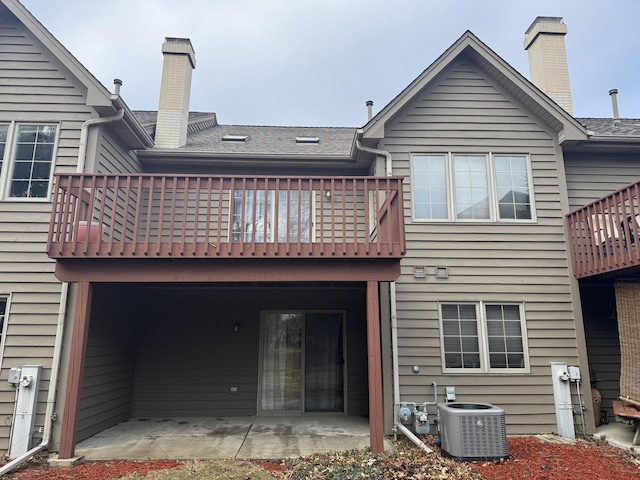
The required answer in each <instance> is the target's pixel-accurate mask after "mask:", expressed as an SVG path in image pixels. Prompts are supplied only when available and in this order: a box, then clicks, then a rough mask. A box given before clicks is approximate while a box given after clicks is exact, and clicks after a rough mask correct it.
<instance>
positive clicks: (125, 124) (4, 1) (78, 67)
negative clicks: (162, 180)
mask: <svg viewBox="0 0 640 480" xmlns="http://www.w3.org/2000/svg"><path fill="white" fill-rule="evenodd" d="M2 7H4V8H2ZM4 9H6V10H8V11H9V12H10V14H11V15H13V16H14V17H15V18H16V19H17V21H18V22H20V23H21V24H22V26H23V27H24V29H25V30H26V31H28V32H29V33H30V35H31V36H32V38H33V39H34V40H35V41H36V42H38V43H39V44H40V45H41V48H43V49H45V50H46V51H48V52H49V53H50V54H51V56H52V57H53V58H55V59H56V60H57V62H58V65H57V68H58V69H62V71H63V72H64V73H63V74H64V75H68V76H70V77H72V78H73V79H74V82H78V83H76V85H77V86H83V87H84V88H86V92H83V93H84V94H85V96H86V100H85V104H86V105H87V106H88V107H91V108H93V109H94V110H95V111H96V112H97V113H98V114H99V115H100V116H111V115H114V114H116V113H117V112H118V111H120V110H123V111H124V115H123V117H122V119H121V120H120V121H118V122H115V123H113V124H112V125H110V128H112V129H113V130H114V131H115V133H116V134H117V135H118V137H119V138H120V139H121V140H122V141H123V142H124V143H125V144H126V145H127V146H129V147H130V148H147V147H150V146H152V145H153V140H152V139H151V137H150V136H149V135H148V134H147V133H146V132H145V130H144V128H143V127H142V125H141V124H140V122H138V120H137V119H136V118H135V117H134V115H133V113H132V112H131V110H130V109H129V107H128V106H127V105H126V104H125V103H124V101H123V100H122V98H121V97H120V96H119V95H112V94H111V92H110V91H109V90H107V89H106V88H105V87H104V86H103V85H102V83H100V82H99V81H98V79H96V78H95V77H94V76H93V75H92V74H91V72H89V70H87V69H86V68H85V66H84V65H82V63H80V62H79V61H78V60H77V59H76V58H75V57H74V56H73V55H72V54H71V53H70V52H69V51H68V50H67V49H66V48H65V47H64V46H63V45H62V44H61V43H60V42H59V41H58V40H57V39H56V38H55V37H54V36H53V35H52V34H51V32H49V31H48V30H47V29H46V28H45V27H44V26H43V25H42V24H41V23H40V22H39V21H38V20H37V19H36V18H35V17H34V16H33V15H32V14H31V13H30V12H29V11H28V10H27V9H26V8H25V7H24V6H23V5H22V4H21V3H20V2H19V1H17V0H0V13H5V12H6V10H4Z"/></svg>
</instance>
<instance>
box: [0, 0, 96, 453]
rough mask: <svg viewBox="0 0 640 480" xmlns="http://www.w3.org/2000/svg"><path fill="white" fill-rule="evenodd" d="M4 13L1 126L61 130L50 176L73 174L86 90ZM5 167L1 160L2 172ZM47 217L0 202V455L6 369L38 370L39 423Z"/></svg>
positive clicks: (50, 331)
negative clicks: (3, 309)
mask: <svg viewBox="0 0 640 480" xmlns="http://www.w3.org/2000/svg"><path fill="white" fill-rule="evenodd" d="M2 8H3V7H0V15H1V16H2V17H3V21H2V24H1V25H0V77H1V78H0V122H12V121H17V122H34V123H55V124H58V125H59V139H58V143H57V151H56V156H55V159H54V162H55V170H56V171H64V172H70V171H75V168H76V167H75V165H76V162H77V155H78V142H79V138H80V127H81V125H82V123H83V122H84V121H85V120H86V119H88V118H89V117H90V113H91V111H90V109H89V108H88V107H87V106H86V105H85V98H84V94H83V91H82V90H81V89H79V88H78V86H77V85H75V84H74V83H72V82H71V81H69V80H68V79H67V78H65V75H64V74H63V73H62V71H61V69H60V66H59V65H58V64H57V63H55V62H54V61H53V60H52V59H51V58H50V57H49V56H48V54H47V53H46V52H44V51H42V50H41V48H40V47H39V43H37V42H36V41H35V40H34V39H33V37H32V36H31V34H29V33H27V32H26V31H25V30H24V29H23V28H22V27H21V26H20V25H19V24H18V23H17V22H16V21H15V20H14V19H13V17H11V15H10V14H8V13H7V12H6V11H4V10H2ZM5 158H9V153H8V152H7V154H6V157H5ZM9 167H10V165H8V164H7V162H5V164H4V165H3V168H4V169H5V173H7V171H6V169H8V168H9ZM50 215H51V202H49V201H38V200H34V201H10V200H4V199H0V294H11V302H10V311H8V312H7V324H6V325H5V330H4V332H3V335H4V337H5V342H4V349H3V351H2V352H1V354H2V364H1V367H2V368H1V371H0V379H2V381H0V416H1V417H2V418H4V419H5V421H4V422H3V423H2V425H1V426H0V450H2V449H6V448H8V437H9V431H10V419H11V418H12V415H13V406H14V395H15V391H14V389H13V387H12V386H11V385H9V384H8V383H7V381H6V379H7V375H8V370H9V368H11V367H19V366H21V365H25V364H26V365H29V364H30V365H33V364H37V365H42V366H43V374H42V375H43V378H42V382H41V384H40V388H41V392H40V396H39V401H40V403H39V405H38V410H37V411H38V414H39V415H38V416H37V417H36V425H43V422H44V418H43V414H44V410H45V401H46V395H47V390H48V388H49V378H50V375H51V372H50V367H51V357H52V354H53V344H54V337H55V331H56V322H57V317H58V310H59V305H60V291H61V284H60V282H59V281H57V280H56V278H55V277H54V275H53V271H54V267H55V262H53V261H52V260H50V259H49V258H48V257H47V255H46V253H45V245H46V240H47V233H48V229H49V219H50ZM58 413H61V411H60V410H59V411H58Z"/></svg>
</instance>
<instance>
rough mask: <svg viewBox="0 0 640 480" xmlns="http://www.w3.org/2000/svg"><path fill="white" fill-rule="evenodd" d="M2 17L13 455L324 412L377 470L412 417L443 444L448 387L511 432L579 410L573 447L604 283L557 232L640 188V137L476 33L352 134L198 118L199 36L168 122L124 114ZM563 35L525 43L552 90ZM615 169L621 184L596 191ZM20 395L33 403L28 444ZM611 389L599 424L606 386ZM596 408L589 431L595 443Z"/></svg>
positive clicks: (183, 44)
mask: <svg viewBox="0 0 640 480" xmlns="http://www.w3.org/2000/svg"><path fill="white" fill-rule="evenodd" d="M0 19H1V20H0V68H1V69H2V70H1V71H0V75H1V76H2V77H3V79H5V80H6V82H5V81H3V82H2V83H1V84H0V159H2V170H1V175H2V176H1V177H0V208H1V209H2V212H3V213H2V216H1V217H0V258H2V259H3V261H2V265H4V267H5V268H4V269H3V270H2V271H0V315H1V318H2V320H3V331H2V344H1V346H0V349H1V355H2V356H1V358H0V360H1V362H2V363H1V365H0V367H1V370H0V380H2V382H0V408H1V409H2V412H3V413H4V415H5V416H6V417H7V418H11V419H13V422H8V423H12V425H9V424H7V426H5V427H3V428H2V429H0V442H1V443H0V448H3V449H6V450H9V451H10V453H11V454H12V456H14V457H15V456H19V455H21V454H22V453H24V452H26V451H27V450H28V449H30V448H32V447H34V446H36V445H38V444H39V442H40V440H42V446H43V447H44V446H48V447H49V448H51V449H53V450H58V451H59V455H60V458H70V457H73V456H74V454H75V452H76V445H77V443H78V442H81V441H83V440H85V439H87V438H90V437H92V436H93V435H95V434H97V433H99V432H102V431H104V430H106V429H108V428H111V427H114V426H116V425H118V424H120V423H121V422H126V421H130V420H131V419H153V418H156V419H157V418H162V419H168V418H181V417H206V418H211V417H216V418H217V417H245V418H252V419H253V418H263V417H269V416H276V415H278V416H280V418H283V419H286V418H291V417H293V416H295V417H305V416H310V415H317V414H323V415H324V418H327V419H328V418H336V417H338V418H344V417H345V416H346V417H364V418H367V419H368V422H369V431H370V436H369V441H370V445H371V447H372V448H373V449H374V451H381V450H382V449H383V448H384V435H385V434H391V433H392V432H395V431H396V430H397V428H399V427H398V423H400V419H399V418H398V409H399V407H400V405H401V404H411V405H413V404H416V405H423V404H424V405H426V407H425V408H426V412H425V413H428V414H429V420H428V421H427V422H426V426H424V427H425V428H426V430H427V431H431V432H432V433H435V427H434V426H433V424H434V422H433V415H434V414H435V413H436V407H435V405H433V404H434V403H435V402H436V399H437V401H444V399H445V392H446V393H447V394H448V399H453V398H455V399H457V400H459V401H462V402H487V403H492V404H495V405H499V406H500V407H502V408H504V410H505V412H506V431H507V432H508V433H510V434H530V433H540V432H553V431H557V430H558V426H559V425H560V424H561V423H562V422H564V421H566V418H567V415H568V418H569V420H568V422H569V423H570V427H571V431H572V432H573V431H574V430H573V428H574V425H573V424H574V418H573V415H572V413H571V412H570V411H567V410H568V409H566V408H564V410H563V408H561V407H562V406H561V405H559V404H558V402H557V401H556V400H555V396H556V395H557V391H555V390H554V388H556V389H557V388H558V386H557V385H556V383H557V382H556V379H554V378H553V376H552V368H551V364H557V365H564V366H576V367H579V370H580V371H582V384H580V383H578V382H573V383H571V384H566V385H565V386H564V387H561V388H563V389H564V390H565V391H568V392H569V394H573V395H575V394H576V393H577V391H578V390H576V389H577V388H581V393H582V394H584V393H585V392H588V390H589V388H590V384H589V378H588V374H587V372H588V371H589V364H590V363H591V364H594V365H596V366H597V367H598V368H600V366H602V372H603V373H604V371H605V369H607V371H608V372H609V373H610V374H611V377H613V376H615V374H614V371H615V369H616V368H618V367H617V365H618V363H616V361H615V359H611V358H607V359H604V358H603V357H602V355H601V354H599V353H597V352H599V351H601V350H598V349H599V348H600V347H601V346H602V339H601V338H596V336H595V335H590V330H589V328H590V327H589V326H590V325H595V326H596V327H594V331H595V330H597V325H598V324H599V322H604V321H608V320H607V319H603V318H591V311H590V310H588V309H589V301H590V299H588V298H587V297H589V292H590V290H589V289H590V288H600V285H599V284H598V286H597V287H595V286H592V285H590V284H588V283H583V280H580V281H578V280H577V279H576V276H580V274H576V272H577V270H576V269H577V268H578V264H576V263H575V262H576V260H575V258H576V256H575V255H576V254H575V253H573V257H572V256H571V255H572V254H571V247H572V246H573V245H574V243H575V242H574V243H571V241H569V239H570V238H572V237H571V235H573V234H571V235H569V234H567V226H566V225H567V223H566V218H565V217H566V215H567V214H569V213H570V211H571V210H575V209H579V208H581V207H583V206H584V205H585V204H586V203H588V202H591V201H592V200H595V199H597V198H598V197H600V196H602V195H604V194H606V193H607V192H609V191H610V190H615V189H617V188H619V187H620V186H622V184H625V183H629V182H630V181H632V180H633V178H631V176H632V175H633V171H634V168H635V166H634V161H635V159H634V157H633V155H630V154H629V152H631V151H632V149H633V148H636V147H635V146H632V145H631V144H633V142H635V141H636V140H637V134H636V135H635V137H634V136H633V135H634V134H633V133H632V134H631V135H630V136H629V138H628V139H620V138H618V137H617V136H615V139H612V138H610V136H607V135H606V134H605V135H599V134H596V135H594V134H593V131H592V129H593V128H594V127H597V126H600V128H601V129H602V130H603V131H604V130H605V128H604V126H603V124H601V123H598V122H599V121H591V122H586V123H587V126H585V119H582V120H579V119H575V118H574V117H573V116H572V112H571V97H570V91H569V90H568V76H567V79H566V82H565V81H564V80H562V81H558V82H552V86H545V85H542V84H539V83H538V81H537V80H536V78H534V77H535V75H534V73H533V72H532V78H533V81H534V83H531V82H529V81H528V80H526V79H525V78H524V77H523V76H522V75H520V74H519V73H518V72H516V71H515V70H514V69H513V68H512V67H511V66H510V65H508V64H507V63H506V62H505V61H504V60H503V59H501V58H500V57H499V56H498V55H497V54H496V53H495V52H494V51H492V50H491V49H490V48H489V47H487V46H486V45H485V44H484V43H482V41H480V40H479V39H478V38H477V37H476V36H475V35H473V34H472V33H471V32H466V33H464V34H463V35H462V36H461V37H460V38H459V39H458V40H457V41H456V42H455V43H454V44H453V45H452V46H451V47H450V48H449V49H447V50H446V51H445V52H444V53H443V54H442V55H441V56H440V57H439V58H438V59H436V60H435V61H434V62H433V63H432V64H431V65H430V66H429V67H427V69H426V70H424V72H422V73H421V74H420V75H419V76H418V78H416V79H415V80H414V81H413V82H411V83H410V84H409V85H408V86H407V87H406V88H405V89H404V90H403V91H402V92H400V93H399V94H398V96H397V97H396V98H395V99H394V100H393V101H392V102H390V103H389V104H388V105H386V106H385V107H383V108H382V110H380V111H379V112H378V113H377V114H376V115H373V114H371V116H370V118H369V120H368V122H367V123H366V124H365V125H364V126H362V128H334V127H317V128H314V127H273V126H271V127H262V126H246V125H225V124H223V123H220V122H219V121H218V120H219V119H218V118H217V116H216V114H215V113H213V112H191V111H190V109H189V96H190V89H191V85H190V81H191V77H192V75H195V74H196V71H195V68H196V52H195V48H194V45H192V43H191V41H190V40H188V39H185V38H173V37H170V38H166V40H165V42H164V43H163V45H162V55H163V73H162V77H161V79H159V82H160V83H161V94H160V101H159V106H158V110H157V111H135V112H132V111H131V110H130V109H129V107H128V106H127V104H125V103H124V101H123V99H122V97H121V96H120V94H119V84H117V85H116V88H115V91H114V93H111V92H109V91H107V90H106V89H105V88H104V87H103V86H102V85H100V84H99V82H97V81H96V79H95V78H94V77H93V76H92V75H91V74H90V73H89V72H88V71H86V69H85V68H84V67H83V66H82V65H81V64H79V62H77V60H75V59H74V58H73V57H72V56H71V54H70V53H69V52H68V51H66V50H65V49H64V48H63V47H62V46H61V45H60V44H59V43H58V41H57V40H56V39H55V38H53V37H52V36H51V34H50V33H49V32H47V31H46V29H45V28H44V27H43V26H42V25H40V24H39V23H38V22H37V20H36V19H35V18H33V16H32V15H31V14H30V13H29V12H28V11H26V10H25V9H24V7H23V6H22V5H21V4H20V3H19V2H17V1H15V0H2V2H1V4H0ZM560 20H561V19H557V18H547V17H541V18H539V19H537V20H536V21H535V22H534V23H533V24H532V26H531V27H530V29H529V31H528V32H527V37H526V41H525V46H526V48H527V49H528V50H529V52H530V54H531V55H532V58H533V60H532V65H537V67H536V68H538V69H544V68H545V67H544V62H542V61H538V60H536V58H537V57H536V55H538V56H540V57H544V52H546V51H547V49H548V48H549V47H548V46H547V43H549V42H551V44H552V45H554V47H553V48H554V49H555V50H558V48H559V47H558V43H557V42H558V40H561V42H560V45H561V46H562V48H563V47H564V43H563V41H562V37H563V35H564V33H566V27H565V26H564V24H562V23H561V21H560ZM556 47H558V48H556ZM198 61H200V62H202V61H208V59H202V58H200V59H198ZM565 67H566V62H565ZM565 70H566V69H565ZM543 77H544V78H549V75H543ZM534 84H535V85H534ZM558 85H559V87H558ZM616 126H617V128H622V122H620V123H618V124H616ZM605 137H606V138H605ZM634 145H635V144H634ZM612 155H613V156H614V157H615V158H612ZM607 162H609V163H614V164H616V165H617V167H616V168H617V172H618V173H617V174H616V175H615V179H614V178H611V181H607V182H606V183H602V184H601V185H599V186H598V188H595V187H593V186H592V185H591V184H590V182H586V181H585V178H584V177H583V175H582V171H583V169H584V168H585V166H586V165H590V169H589V175H591V176H592V177H593V178H595V177H599V178H603V177H602V176H601V175H600V174H601V173H602V164H604V163H607ZM587 183H589V185H588V188H587V187H585V185H586V184H587ZM625 198H627V197H625ZM634 198H635V197H634ZM632 203H633V202H632ZM589 208H592V207H589ZM607 208H608V209H611V208H612V204H610V203H608V204H607ZM634 209H635V210H634ZM637 211H638V210H637V205H636V204H634V207H633V208H632V209H631V210H628V211H627V210H625V211H624V213H625V214H627V213H633V212H637ZM588 213H589V214H595V215H596V218H599V219H600V220H599V221H600V222H603V220H602V219H605V218H608V217H607V216H608V215H611V213H610V210H607V209H606V208H605V209H603V208H599V209H595V210H593V208H592V210H589V212H588ZM572 215H573V214H572ZM585 215H586V214H585ZM585 215H582V214H581V216H580V217H579V218H580V219H582V221H583V223H582V224H581V226H580V227H579V229H581V230H580V231H584V229H586V228H587V227H585V225H586V224H585V223H584V221H585V218H589V217H585ZM598 215H600V217H598ZM570 218H573V217H570ZM625 218H626V217H625ZM571 225H573V224H571ZM607 225H609V230H607V229H606V228H605V229H604V230H601V232H602V234H603V235H605V236H607V235H608V232H612V231H614V229H619V227H618V225H620V222H619V219H616V220H615V221H613V222H611V223H609V224H603V225H601V226H604V227H606V226H607ZM571 228H573V227H570V229H571ZM620 229H621V230H622V232H624V234H625V235H627V237H625V238H627V244H626V245H627V246H629V245H631V244H632V243H633V242H632V240H631V235H635V233H637V232H635V229H629V228H628V227H625V226H622V227H620ZM622 232H621V233H620V234H619V235H618V236H619V237H620V236H621V235H622ZM621 251H627V252H628V251H630V250H629V249H627V250H625V248H621ZM600 254H601V256H600V257H599V258H600V259H602V252H600ZM572 258H573V259H574V262H573V263H571V259H572ZM608 258H611V257H608ZM582 260H584V258H583V257H582ZM597 273H598V274H599V273H601V272H600V271H598V272H597ZM574 274H576V275H574ZM581 293H582V294H583V305H584V306H586V307H587V308H585V318H586V320H587V322H588V324H587V336H586V340H585V327H584V326H583V322H582V308H581V301H580V299H581V296H580V294H581ZM585 293H586V294H587V295H584V294H585ZM585 299H586V300H585ZM594 312H595V310H594ZM592 321H593V322H592ZM589 322H591V323H589ZM615 335H616V334H615V329H614V328H613V327H611V328H609V329H608V337H610V338H611V339H613V338H614V337H615ZM587 347H589V350H588V348H587ZM591 347H593V348H594V349H592V348H591ZM28 365H37V366H39V367H38V369H36V371H35V373H32V371H31V370H28V369H27V370H24V372H27V373H25V374H24V375H23V374H22V370H17V369H21V368H23V367H25V366H28ZM25 376H26V377H28V378H27V380H28V381H30V380H29V378H32V377H37V383H39V390H38V393H37V395H35V396H34V397H33V405H34V407H33V408H34V410H33V415H31V418H30V420H33V422H31V423H27V424H23V423H19V422H18V415H17V413H16V410H15V405H16V402H15V401H14V395H15V394H16V389H18V392H20V391H21V390H22V392H25V391H28V390H29V388H30V386H25V385H23V386H20V384H21V382H22V380H24V378H25ZM8 378H11V379H12V380H13V381H12V383H9V382H6V381H5V380H6V379H8ZM27 380H25V383H28V381H27ZM29 385H32V386H35V384H34V383H30V384H29ZM554 386H555V387H554ZM32 391H33V390H32ZM602 392H603V397H604V398H605V400H604V401H603V405H604V406H605V408H610V405H611V401H612V400H613V399H615V398H617V395H616V393H615V392H614V388H613V385H610V388H609V390H607V389H602ZM585 397H586V400H585V401H584V405H585V408H586V410H587V412H588V413H587V414H586V415H585V416H583V417H582V419H581V418H580V416H578V417H576V419H575V420H576V422H577V427H576V428H577V429H578V430H579V429H583V430H584V431H586V432H593V430H594V415H593V409H592V405H591V401H590V400H589V399H590V396H589V395H586V396H585ZM574 401H577V400H575V399H574ZM607 402H608V403H607ZM560 418H563V419H564V420H559V419H560ZM409 423H410V422H409ZM25 425H26V426H25ZM40 427H42V430H43V433H42V436H43V437H44V438H40V434H39V433H37V432H39V431H40ZM19 431H24V432H26V434H21V435H18V434H16V432H19ZM29 434H32V435H31V438H30V439H28V441H26V442H24V441H23V442H22V444H21V445H17V444H15V442H16V441H17V440H18V438H17V437H24V436H27V435H29ZM274 441H276V440H274ZM283 452H284V451H283ZM283 454H284V453H283Z"/></svg>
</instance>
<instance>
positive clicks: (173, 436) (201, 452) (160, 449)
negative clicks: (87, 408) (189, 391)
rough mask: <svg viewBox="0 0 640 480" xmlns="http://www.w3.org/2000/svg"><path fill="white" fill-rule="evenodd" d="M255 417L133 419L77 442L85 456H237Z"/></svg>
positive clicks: (115, 457)
mask: <svg viewBox="0 0 640 480" xmlns="http://www.w3.org/2000/svg"><path fill="white" fill-rule="evenodd" d="M254 419H255V417H223V418H221V417H214V418H201V417H197V418H195V417H194V418H190V417H185V418H162V419H158V418H152V419H130V420H128V421H126V422H122V423H119V424H118V425H116V426H114V427H111V428H109V429H107V430H105V431H103V432H100V433H98V434H97V435H94V436H93V437H90V438H88V439H86V440H83V441H82V442H80V443H78V444H77V446H76V455H84V457H85V459H86V460H111V459H147V458H149V459H183V458H201V459H215V458H234V456H235V455H236V454H237V453H238V451H239V450H240V447H241V446H242V444H243V442H244V440H245V437H246V436H247V432H248V431H249V428H250V427H251V424H252V423H253V421H254Z"/></svg>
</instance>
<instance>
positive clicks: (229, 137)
mask: <svg viewBox="0 0 640 480" xmlns="http://www.w3.org/2000/svg"><path fill="white" fill-rule="evenodd" d="M247 138H249V135H225V136H224V137H222V141H223V142H246V141H247Z"/></svg>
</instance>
